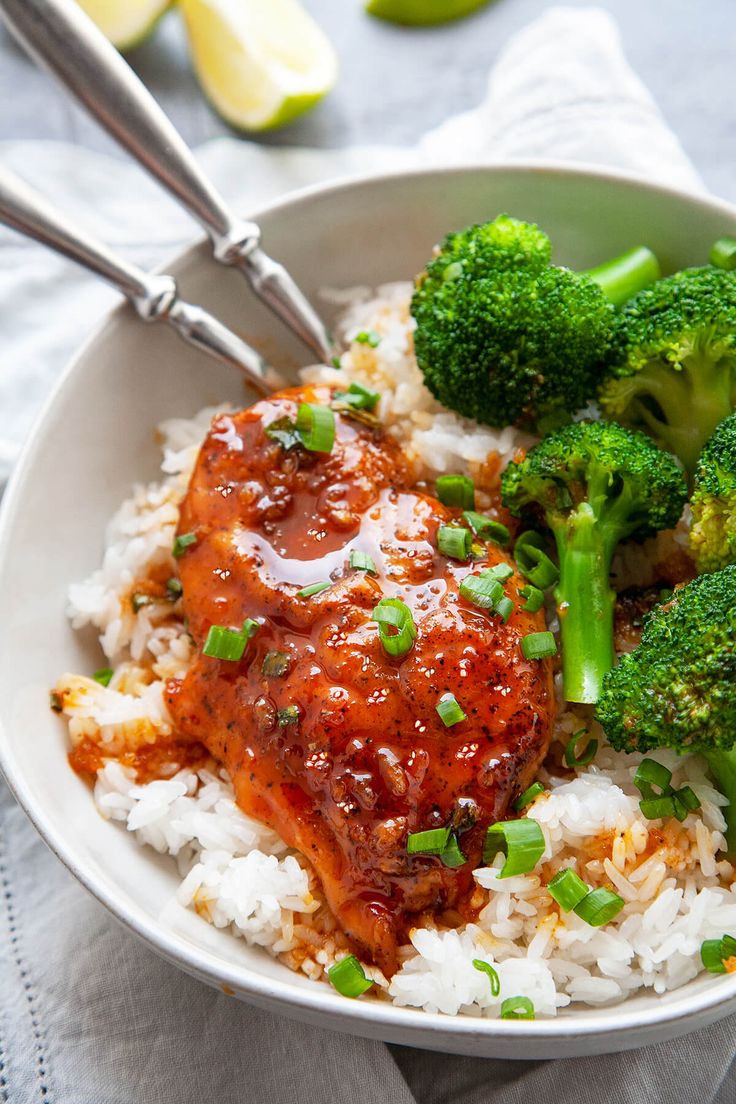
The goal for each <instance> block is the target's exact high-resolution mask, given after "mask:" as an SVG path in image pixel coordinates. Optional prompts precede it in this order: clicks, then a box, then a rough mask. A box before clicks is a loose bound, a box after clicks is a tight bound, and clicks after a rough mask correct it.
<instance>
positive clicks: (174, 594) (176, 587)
mask: <svg viewBox="0 0 736 1104" xmlns="http://www.w3.org/2000/svg"><path fill="white" fill-rule="evenodd" d="M166 590H167V591H168V594H169V597H170V598H171V599H172V600H174V601H176V599H177V598H179V597H181V593H182V591H183V590H184V587H183V586H182V585H181V579H177V578H176V576H174V575H172V577H171V578H170V579H167V580H166Z"/></svg>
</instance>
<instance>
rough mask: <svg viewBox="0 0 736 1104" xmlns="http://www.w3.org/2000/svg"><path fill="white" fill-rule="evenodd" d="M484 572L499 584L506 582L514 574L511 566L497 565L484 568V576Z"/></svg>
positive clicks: (505, 564)
mask: <svg viewBox="0 0 736 1104" xmlns="http://www.w3.org/2000/svg"><path fill="white" fill-rule="evenodd" d="M486 572H487V573H488V574H489V575H492V576H493V578H494V579H498V581H499V583H503V582H505V581H506V579H510V578H511V576H512V575H513V574H514V569H513V567H512V566H511V564H507V563H497V564H494V565H493V567H488V568H486V571H485V572H484V574H486Z"/></svg>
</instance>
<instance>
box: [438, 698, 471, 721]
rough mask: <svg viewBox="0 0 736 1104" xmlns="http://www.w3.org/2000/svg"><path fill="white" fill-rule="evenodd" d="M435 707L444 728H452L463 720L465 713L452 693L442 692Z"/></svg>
mask: <svg viewBox="0 0 736 1104" xmlns="http://www.w3.org/2000/svg"><path fill="white" fill-rule="evenodd" d="M436 709H437V712H438V713H439V715H440V720H441V721H442V723H443V725H444V726H445V728H452V726H453V725H456V724H459V723H460V721H464V720H465V714H464V713H463V711H462V709H461V708H460V705H459V704H458V700H457V698H456V697H455V695H454V694H443V695H442V697H441V698H440V700H439V701H438V702H437V706H436Z"/></svg>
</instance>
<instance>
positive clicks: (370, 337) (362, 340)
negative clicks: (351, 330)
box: [353, 330, 381, 349]
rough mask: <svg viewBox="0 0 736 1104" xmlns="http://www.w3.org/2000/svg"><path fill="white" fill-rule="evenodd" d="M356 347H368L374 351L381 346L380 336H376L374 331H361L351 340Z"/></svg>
mask: <svg viewBox="0 0 736 1104" xmlns="http://www.w3.org/2000/svg"><path fill="white" fill-rule="evenodd" d="M353 341H356V342H357V343H358V345H368V346H370V348H371V349H376V348H377V347H378V346H379V345H380V344H381V335H380V334H377V333H376V331H375V330H361V331H360V333H357V334H356V335H355V337H354V338H353Z"/></svg>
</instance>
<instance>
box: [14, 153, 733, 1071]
mask: <svg viewBox="0 0 736 1104" xmlns="http://www.w3.org/2000/svg"><path fill="white" fill-rule="evenodd" d="M514 171H523V172H530V173H534V174H539V175H548V176H555V177H567V178H576V177H581V178H586V179H593V180H598V181H600V182H601V183H617V184H623V185H625V186H626V185H628V186H629V187H630V188H631V189H632V190H634V191H645V192H649V193H651V194H654V195H661V196H663V197H667V198H672V199H677V200H684V201H686V202H688V203H691V204H693V205H694V206H695V207H701V208H706V209H708V211H710V212H715V213H720V214H723V215H724V217H726V218H728V219H730V220H732V221H733V220H736V204H732V203H729V202H728V201H726V200H720V199H717V198H713V197H711V196H709V195H708V194H707V193H700V192H698V191H695V190H693V191H689V190H687V189H684V188H677V187H673V186H672V185H668V184H660V183H656V182H652V181H650V180H647V179H646V178H645V177H642V176H640V175H638V174H637V173H634V172H630V171H627V170H620V169H615V168H602V167H600V166H598V165H594V164H588V163H585V162H574V163H572V162H565V161H559V160H554V159H549V160H547V159H543V160H540V159H532V158H514V159H508V160H504V161H498V162H492V163H488V162H483V161H472V160H470V161H467V162H463V163H461V164H453V165H449V166H437V167H435V166H431V165H430V166H427V165H425V166H418V167H414V168H408V169H407V168H398V169H391V170H388V171H384V172H379V173H375V172H368V173H362V174H360V175H350V176H345V177H340V178H338V179H335V180H331V181H328V182H326V183H317V184H311V185H308V186H307V187H304V188H300V189H297V190H295V191H292V192H289V193H287V194H286V195H284V196H280V197H279V198H277V199H275V200H272V201H270V202H268V203H261V204H258V205H257V206H255V207H254V208H253V210H251V211H249V212H248V216H247V217H249V218H251V219H253V220H254V221H256V222H258V221H259V220H260V219H261V218H262V217H264V216H270V215H272V214H275V213H278V212H279V211H280V210H283V209H284V208H287V207H288V208H293V207H299V206H301V205H304V204H307V205H308V204H309V202H310V201H311V200H312V199H313V198H314V197H317V196H329V195H331V194H334V193H335V192H350V191H359V190H360V189H362V188H365V187H366V186H370V185H383V184H386V183H391V182H399V181H400V180H407V179H409V180H410V179H413V178H418V177H426V176H436V175H440V176H445V177H453V176H465V175H468V174H478V173H487V174H489V175H497V174H498V175H503V174H508V173H509V172H514ZM205 241H206V238H205V237H204V236H199V237H197V238H195V239H193V241H192V242H191V243H190V244H189V245H187V246H184V247H183V248H181V249H180V250H178V251H177V253H176V254H175V255H174V256H173V257H170V258H169V259H168V260H167V261H165V262H164V263H163V264H162V265H160V266H158V268H157V270H156V271H168V270H169V269H170V268H171V266H172V265H176V266H179V265H181V264H182V263H183V262H185V261H186V260H187V258H189V257H191V256H192V255H194V254H195V253H196V252H197V250H199V249H201V247H202V245H203V243H204V242H205ZM212 263H214V261H213V262H212ZM129 310H130V307H129V305H128V304H127V303H126V302H125V301H122V302H121V303H119V304H118V305H117V306H115V307H113V308H111V309H109V310H108V311H107V312H106V313H105V314H104V315H103V316H102V318H101V319H100V321H99V323H98V324H97V325H96V326H95V327H94V328H93V329H92V331H91V332H90V333H89V335H88V336H87V337H86V338H85V340H84V341H83V342H82V343H81V344H80V346H79V348H78V349H77V350H76V351H75V352H74V353H73V355H72V356H71V357H70V359H69V361H68V363H67V364H66V366H65V368H64V370H63V371H62V372H61V374H60V376H59V378H58V379H57V381H56V382H55V384H54V386H53V388H52V389H51V391H50V393H49V395H48V396H47V398H46V400H45V402H44V403H43V404H42V407H41V409H40V412H39V413H38V415H37V416H36V419H35V421H34V424H33V426H32V429H31V431H30V433H29V435H28V438H27V439H26V441H25V443H24V445H23V447H22V449H21V452H20V455H19V457H18V459H17V461H16V463H15V466H14V469H13V471H12V473H11V476H10V479H9V480H8V484H7V488H6V491H5V494H4V496H3V501H2V503H0V573H2V571H3V569H4V566H5V561H6V560H7V559H8V558H9V555H10V545H11V543H12V530H13V524H12V523H13V519H14V517H15V515H16V513H17V511H18V509H19V507H20V506H21V496H22V491H23V488H24V485H25V482H26V479H27V476H28V475H30V473H31V472H32V469H33V464H34V460H35V456H36V453H37V451H38V449H39V448H40V443H41V438H42V437H43V433H44V430H45V428H46V423H47V421H48V420H49V417H50V414H51V412H52V411H53V408H54V406H55V404H56V401H57V396H58V395H59V394H60V393H61V392H62V390H63V389H64V388H65V386H66V383H67V380H68V379H69V378H70V377H71V376H72V375H73V374H74V373H75V372H76V371H77V369H78V366H79V364H80V363H81V362H82V361H83V360H84V359H85V357H86V356H87V353H88V351H89V349H90V348H91V347H92V346H93V345H94V344H95V342H97V341H98V340H99V339H100V338H101V337H102V336H103V334H104V333H105V331H106V330H107V328H108V327H109V326H111V325H112V324H114V323H115V322H116V321H118V320H119V319H121V318H123V317H125V315H126V313H127V312H128V311H129ZM2 731H3V729H2V725H0V772H2V774H3V776H4V777H5V779H6V781H7V784H8V786H9V788H10V790H11V792H12V793H13V795H14V797H15V799H16V801H17V802H18V804H19V805H20V806H21V808H22V809H23V810H24V812H25V813H26V815H27V816H28V818H29V819H30V821H31V823H32V824H33V825H34V827H35V828H36V830H37V831H38V833H39V834H40V836H41V838H42V839H43V841H44V842H45V843H46V845H47V846H48V847H49V849H50V850H51V851H52V853H53V854H54V855H56V857H57V858H58V859H60V861H61V862H62V863H63V864H64V866H66V868H67V869H68V870H69V871H70V873H71V874H72V875H73V876H74V877H75V878H76V879H77V881H79V882H80V883H81V885H82V886H84V888H85V889H86V890H87V891H88V892H89V893H90V894H91V895H92V896H93V897H94V898H95V899H96V900H97V901H99V902H100V904H102V905H103V906H104V907H105V908H106V909H107V910H108V911H109V912H110V913H111V914H112V915H113V916H114V917H115V919H116V920H118V921H119V922H120V923H122V924H123V925H124V926H125V927H126V928H127V929H128V930H129V931H130V932H131V933H132V934H134V935H135V936H137V937H138V938H139V939H141V940H143V941H144V942H145V943H146V944H147V945H148V946H150V947H151V948H153V950H155V951H156V952H157V953H158V954H160V955H161V956H162V957H163V958H165V959H167V960H168V961H169V962H171V963H172V964H174V965H176V966H178V967H179V968H180V969H184V970H185V971H186V972H188V973H190V974H192V975H194V976H196V977H198V978H200V979H201V980H203V981H206V982H208V983H209V984H211V985H215V986H217V987H219V988H220V989H221V990H223V991H224V992H225V993H227V994H228V995H235V996H238V997H243V998H245V999H247V1000H249V1001H251V1003H254V1004H257V1005H260V1006H262V1007H266V1008H269V1009H270V1010H272V1011H277V1012H281V1013H284V1014H287V1015H291V1016H297V1017H298V1016H301V1017H302V1018H308V1017H309V1015H310V1013H317V1014H319V1016H320V1018H321V1019H322V1021H323V1022H326V1025H327V1026H329V1028H331V1029H333V1030H338V1031H343V1032H352V1033H353V1034H355V1033H359V1034H362V1035H364V1036H367V1037H373V1038H390V1037H391V1035H392V1033H393V1032H394V1031H401V1032H402V1033H403V1034H404V1036H405V1038H406V1039H409V1038H410V1039H411V1045H418V1046H427V1047H431V1046H433V1045H435V1044H434V1042H433V1037H434V1036H436V1035H445V1036H454V1037H455V1039H456V1040H457V1041H458V1042H460V1040H461V1039H463V1040H465V1042H466V1043H470V1042H471V1041H472V1040H473V1039H476V1040H480V1039H482V1038H486V1039H491V1038H493V1039H499V1040H501V1041H503V1040H504V1039H508V1040H511V1039H514V1040H518V1039H519V1038H520V1037H521V1036H520V1032H519V1026H518V1024H517V1023H515V1022H514V1021H507V1020H500V1019H489V1018H485V1017H482V1016H461V1015H457V1016H449V1015H446V1014H443V1013H432V1012H426V1011H424V1010H423V1009H421V1008H416V1007H403V1006H397V1005H394V1004H391V1003H389V1002H388V1001H383V1000H367V1001H362V1000H357V1001H352V1002H350V1003H349V1004H346V1000H345V998H344V997H342V996H340V995H339V994H338V993H336V992H333V991H332V990H331V989H329V988H328V987H327V986H325V985H322V984H319V983H314V984H313V985H308V986H301V985H299V986H297V985H294V984H293V983H292V982H291V981H290V979H286V980H280V979H278V978H271V977H268V976H265V975H263V974H261V973H259V972H258V971H257V970H255V969H253V968H252V967H250V966H249V965H247V964H245V963H243V964H242V965H241V966H235V965H230V964H228V963H227V962H225V961H224V960H222V959H221V958H220V957H219V956H218V955H217V954H216V953H215V952H213V951H210V950H207V949H205V948H204V947H201V946H197V945H195V944H194V943H192V942H190V941H189V940H187V939H185V938H183V937H181V936H178V935H177V934H175V933H174V932H173V931H170V930H168V929H167V928H166V927H165V926H164V924H163V923H162V922H161V921H160V920H158V919H156V918H155V917H152V916H149V915H148V914H147V913H146V912H145V911H144V910H143V909H142V908H141V907H140V906H138V905H137V904H135V903H133V904H131V905H128V904H127V903H126V902H125V901H124V900H122V899H119V895H118V894H117V892H116V889H115V888H114V886H112V887H111V888H109V889H108V888H107V887H106V886H105V885H104V884H100V883H98V880H97V878H96V876H95V874H94V873H90V872H88V871H85V869H84V864H83V863H80V862H79V861H78V860H77V858H76V856H75V853H74V847H73V845H70V844H68V843H67V842H65V840H64V837H63V832H57V830H56V829H55V828H54V827H53V825H52V824H51V821H50V819H49V818H48V817H47V816H46V814H45V812H44V809H43V807H41V806H40V805H39V804H38V803H37V802H36V801H35V800H34V798H33V795H32V793H31V790H30V788H29V786H28V785H27V784H26V781H25V779H24V778H23V776H22V774H21V772H20V770H16V768H15V766H14V764H13V762H12V761H11V759H10V757H9V755H8V754H7V753H6V748H5V741H4V740H3V739H2ZM686 988H687V987H684V989H686ZM662 996H663V997H664V996H665V994H662ZM726 1006H728V1007H726ZM731 1010H736V974H734V975H730V976H726V977H723V978H720V979H719V983H718V985H714V986H711V987H709V988H706V989H704V990H703V991H702V992H699V993H697V994H694V995H693V994H688V993H686V992H683V991H682V990H680V991H679V992H678V990H670V991H669V992H668V994H667V1005H666V1006H663V1007H659V1006H658V1005H657V1004H654V1005H653V1006H652V1007H650V1008H645V1009H638V1008H635V1007H631V1008H630V1007H628V1005H627V1002H626V1001H625V1000H624V1001H623V1002H622V1003H621V1004H618V1005H612V1006H610V1007H609V1008H608V1009H606V1008H603V1009H601V1010H600V1011H601V1013H603V1014H602V1015H599V1016H598V1017H591V1016H590V1015H589V1010H587V1009H582V1010H580V1011H577V1010H576V1011H573V1012H565V1015H564V1017H557V1016H555V1017H549V1018H547V1019H540V1020H533V1021H530V1022H526V1021H525V1023H524V1034H523V1038H524V1039H527V1040H529V1041H530V1042H535V1043H536V1042H539V1043H548V1044H549V1043H551V1042H554V1041H555V1040H561V1039H563V1038H566V1037H571V1036H576V1037H580V1036H582V1037H586V1038H590V1039H593V1038H595V1037H605V1038H606V1040H608V1041H609V1042H610V1044H611V1045H610V1046H609V1047H608V1049H609V1050H616V1049H624V1048H628V1047H635V1046H641V1045H643V1044H644V1043H645V1042H647V1041H648V1040H647V1037H646V1036H647V1029H654V1028H656V1027H659V1026H661V1025H663V1024H668V1025H670V1026H671V1028H672V1030H671V1031H670V1035H671V1036H674V1035H676V1034H683V1033H684V1032H686V1031H688V1030H691V1029H692V1028H694V1027H696V1026H698V1025H700V1024H705V1023H708V1022H712V1021H713V1020H715V1019H717V1018H720V1017H721V1015H725V1014H726V1013H727V1012H728V1011H731ZM605 1013H607V1015H606V1014H605ZM686 1021H697V1022H693V1023H692V1024H691V1023H688V1022H686ZM639 1033H641V1034H639ZM424 1036H426V1038H424ZM537 1054H538V1052H535V1053H534V1054H530V1055H529V1057H530V1058H531V1057H536V1056H537Z"/></svg>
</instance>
